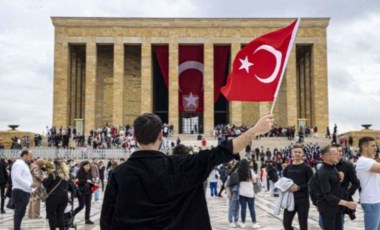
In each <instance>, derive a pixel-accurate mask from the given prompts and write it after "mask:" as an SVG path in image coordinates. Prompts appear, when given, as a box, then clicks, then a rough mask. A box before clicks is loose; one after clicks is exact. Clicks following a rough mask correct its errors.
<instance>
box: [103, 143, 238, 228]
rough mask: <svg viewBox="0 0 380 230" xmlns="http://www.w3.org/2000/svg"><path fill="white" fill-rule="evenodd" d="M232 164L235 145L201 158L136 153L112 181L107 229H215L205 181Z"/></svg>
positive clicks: (206, 152) (107, 201) (201, 154)
mask: <svg viewBox="0 0 380 230" xmlns="http://www.w3.org/2000/svg"><path fill="white" fill-rule="evenodd" d="M232 159H233V154H232V141H228V142H224V143H222V145H220V146H218V147H216V148H213V149H211V150H202V151H200V152H199V153H198V154H195V155H175V156H167V155H165V154H163V153H161V152H158V151H137V152H134V153H133V154H132V156H131V157H130V158H129V159H128V161H126V162H125V163H123V164H121V165H119V166H118V167H117V168H116V169H115V170H114V171H113V173H112V175H111V178H110V181H109V183H108V185H107V189H106V192H105V195H104V202H103V207H102V212H101V218H100V226H101V229H103V230H105V229H107V230H108V229H120V230H121V229H128V230H153V229H160V230H169V229H170V230H174V229H175V230H177V229H178V230H186V229H189V230H190V229H191V230H194V229H197V230H204V229H205V230H208V229H211V224H210V218H209V215H208V210H207V204H206V198H205V194H204V190H203V181H205V180H206V179H207V177H208V175H209V174H210V172H211V170H212V169H213V168H214V167H215V166H216V165H219V164H221V163H226V162H229V161H230V160H232Z"/></svg>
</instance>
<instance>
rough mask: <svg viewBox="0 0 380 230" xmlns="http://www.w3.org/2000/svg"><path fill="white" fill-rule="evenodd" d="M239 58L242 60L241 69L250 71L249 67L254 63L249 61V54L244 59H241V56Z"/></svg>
mask: <svg viewBox="0 0 380 230" xmlns="http://www.w3.org/2000/svg"><path fill="white" fill-rule="evenodd" d="M239 60H240V63H241V66H240V68H239V70H241V69H245V71H247V73H249V67H250V66H253V63H250V62H249V61H248V56H245V58H244V60H243V59H241V58H239Z"/></svg>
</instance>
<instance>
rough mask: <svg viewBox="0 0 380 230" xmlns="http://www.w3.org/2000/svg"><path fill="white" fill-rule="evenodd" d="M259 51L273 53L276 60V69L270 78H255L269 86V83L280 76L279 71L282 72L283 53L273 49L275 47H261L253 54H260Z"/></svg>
mask: <svg viewBox="0 0 380 230" xmlns="http://www.w3.org/2000/svg"><path fill="white" fill-rule="evenodd" d="M259 50H266V51H268V52H269V53H272V54H273V55H274V57H275V58H276V67H275V68H274V70H273V73H272V74H271V75H270V76H269V77H268V78H262V77H260V76H257V75H256V74H255V77H256V78H257V80H259V81H261V82H262V83H265V84H268V83H271V82H273V81H274V80H275V79H276V77H277V75H278V71H280V67H281V59H282V53H281V52H280V51H278V50H276V49H275V48H273V46H269V45H261V46H260V47H259V48H257V49H256V50H255V51H254V52H253V54H255V53H256V52H258V51H259Z"/></svg>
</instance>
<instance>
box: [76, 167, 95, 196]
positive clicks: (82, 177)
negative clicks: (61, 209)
mask: <svg viewBox="0 0 380 230" xmlns="http://www.w3.org/2000/svg"><path fill="white" fill-rule="evenodd" d="M77 179H78V188H79V191H80V192H81V195H90V194H91V193H92V192H91V191H92V186H93V184H91V183H88V182H87V181H88V180H91V181H92V176H91V171H90V172H88V173H86V172H84V171H83V170H78V173H77Z"/></svg>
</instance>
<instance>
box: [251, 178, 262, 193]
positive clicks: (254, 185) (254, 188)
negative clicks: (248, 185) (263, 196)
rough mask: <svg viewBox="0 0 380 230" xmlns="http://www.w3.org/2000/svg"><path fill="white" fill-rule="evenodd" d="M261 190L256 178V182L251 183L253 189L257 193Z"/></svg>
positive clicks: (259, 182)
mask: <svg viewBox="0 0 380 230" xmlns="http://www.w3.org/2000/svg"><path fill="white" fill-rule="evenodd" d="M261 190H262V186H261V181H260V180H256V183H253V191H255V193H259V192H261Z"/></svg>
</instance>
